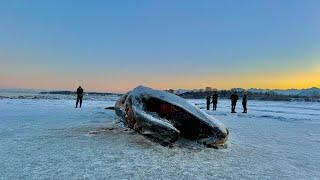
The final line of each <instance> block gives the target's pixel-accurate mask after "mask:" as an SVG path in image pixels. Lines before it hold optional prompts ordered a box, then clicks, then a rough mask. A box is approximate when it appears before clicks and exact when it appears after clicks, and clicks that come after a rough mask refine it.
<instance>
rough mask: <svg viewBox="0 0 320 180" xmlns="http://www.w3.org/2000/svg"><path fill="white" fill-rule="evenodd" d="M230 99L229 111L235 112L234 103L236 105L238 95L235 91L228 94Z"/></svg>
mask: <svg viewBox="0 0 320 180" xmlns="http://www.w3.org/2000/svg"><path fill="white" fill-rule="evenodd" d="M230 99H231V113H236V111H235V110H236V105H237V101H238V99H239V97H238V95H237V94H236V92H233V93H232V94H231V96H230Z"/></svg>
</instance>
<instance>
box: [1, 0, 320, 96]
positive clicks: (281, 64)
mask: <svg viewBox="0 0 320 180" xmlns="http://www.w3.org/2000/svg"><path fill="white" fill-rule="evenodd" d="M319 19H320V1H316V0H314V1H312V0H306V1H302V0H282V1H274V0H266V1H214V0H211V1H182V0H181V1H173V0H171V1H169V0H168V1H152V0H149V1H146V0H145V1H142V0H141V1H132V0H130V1H129V0H128V1H44V0H39V1H32V0H30V1H0V62H1V67H0V70H1V72H0V80H1V82H0V87H2V88H8V87H10V88H11V87H23V88H54V89H72V88H73V87H74V86H77V85H78V84H82V85H83V86H85V87H86V88H87V89H91V90H99V91H107V90H111V91H126V90H128V89H130V88H132V87H134V86H136V85H138V84H145V85H149V86H152V87H155V88H202V87H203V86H212V87H217V88H231V87H244V88H246V87H265V88H289V87H297V88H303V87H308V86H320V82H319V80H318V79H320V73H319V70H320V59H319V57H320V53H319V52H320V36H319V34H320V21H319ZM295 80H296V82H295ZM292 81H294V82H292Z"/></svg>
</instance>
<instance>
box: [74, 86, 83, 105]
mask: <svg viewBox="0 0 320 180" xmlns="http://www.w3.org/2000/svg"><path fill="white" fill-rule="evenodd" d="M82 97H83V89H82V87H81V86H79V87H78V89H77V102H76V108H78V103H79V102H80V108H81V106H82Z"/></svg>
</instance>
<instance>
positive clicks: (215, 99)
mask: <svg viewBox="0 0 320 180" xmlns="http://www.w3.org/2000/svg"><path fill="white" fill-rule="evenodd" d="M218 98H219V95H218V93H217V91H215V92H214V93H213V95H212V104H213V110H214V111H216V110H217V104H218Z"/></svg>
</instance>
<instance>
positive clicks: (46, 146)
mask: <svg viewBox="0 0 320 180" xmlns="http://www.w3.org/2000/svg"><path fill="white" fill-rule="evenodd" d="M190 102H191V103H193V104H195V105H196V106H198V107H199V108H202V109H203V108H204V107H205V104H204V102H205V101H204V100H190ZM114 103H115V98H110V99H108V98H104V99H103V101H99V100H98V99H95V100H88V99H85V100H84V104H83V108H82V109H75V108H74V101H73V100H72V98H67V99H59V100H52V99H0V162H1V163H0V179H201V180H202V179H319V178H320V163H319V162H320V104H319V103H308V102H265V101H249V102H248V112H249V113H248V114H242V113H237V114H231V113H229V112H230V104H229V101H228V100H221V101H220V102H219V104H218V109H217V110H218V111H216V112H213V111H206V112H208V113H209V114H210V115H212V116H214V117H215V118H217V119H219V120H220V121H222V122H223V123H224V124H226V126H227V127H228V128H229V130H230V138H229V140H228V143H229V144H228V148H227V149H220V150H215V149H209V148H205V147H203V146H202V145H199V144H197V143H194V142H192V141H188V140H185V139H180V140H179V141H178V142H177V144H176V145H175V146H174V147H173V148H168V147H163V146H161V145H159V144H157V143H154V142H152V141H149V140H147V139H145V138H144V137H143V136H141V135H139V134H136V133H134V132H132V131H131V130H127V129H124V128H121V127H120V126H119V124H118V123H117V122H118V120H117V118H116V115H115V114H114V112H113V111H111V110H105V109H104V108H105V107H107V106H112V105H114ZM240 106H241V104H240V103H239V104H238V106H237V111H238V112H240V111H241V110H242V109H241V107H240Z"/></svg>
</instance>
